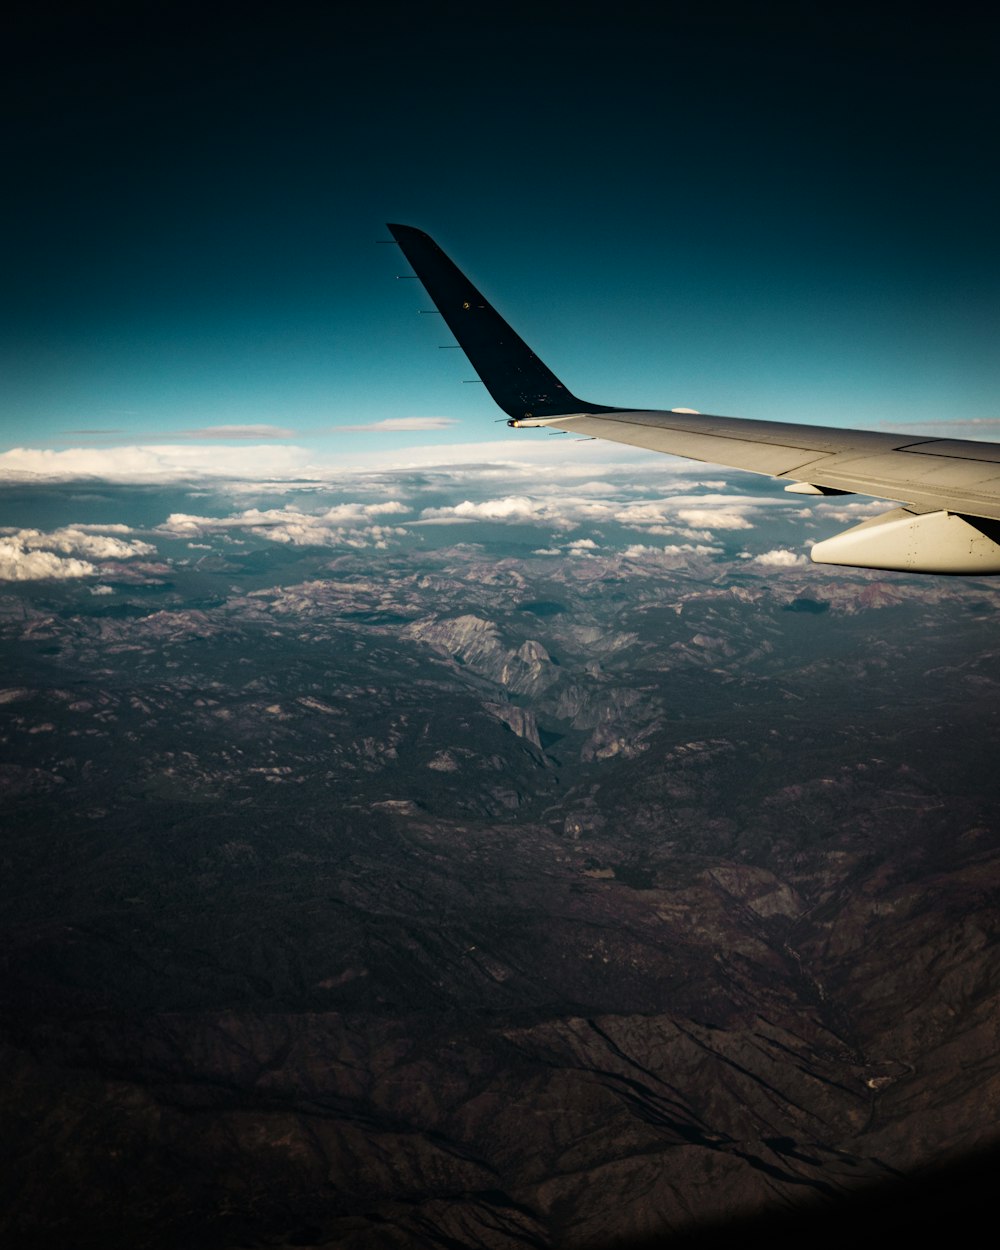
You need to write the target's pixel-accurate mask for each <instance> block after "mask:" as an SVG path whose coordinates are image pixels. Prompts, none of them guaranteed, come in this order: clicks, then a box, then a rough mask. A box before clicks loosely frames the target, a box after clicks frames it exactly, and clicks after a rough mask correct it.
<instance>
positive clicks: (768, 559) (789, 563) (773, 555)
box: [753, 547, 809, 569]
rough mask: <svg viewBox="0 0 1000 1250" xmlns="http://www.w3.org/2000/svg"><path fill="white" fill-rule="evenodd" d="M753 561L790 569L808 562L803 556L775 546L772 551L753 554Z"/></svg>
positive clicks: (772, 566) (770, 566) (776, 567)
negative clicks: (757, 554)
mask: <svg viewBox="0 0 1000 1250" xmlns="http://www.w3.org/2000/svg"><path fill="white" fill-rule="evenodd" d="M753 562H754V564H763V565H765V566H766V567H769V568H775V569H790V568H795V567H797V566H799V565H802V564H808V563H809V561H808V560H807V559H806V558H805V556H803V555H799V554H798V553H797V552H794V551H789V550H788V549H787V548H785V547H775V548H774V550H773V551H765V552H764V553H763V554H762V555H759V556H754V557H753Z"/></svg>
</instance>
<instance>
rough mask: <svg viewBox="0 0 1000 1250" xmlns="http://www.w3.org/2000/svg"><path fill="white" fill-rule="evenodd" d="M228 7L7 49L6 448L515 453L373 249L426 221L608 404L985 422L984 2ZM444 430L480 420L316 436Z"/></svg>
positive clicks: (66, 31) (52, 35) (986, 433)
mask: <svg viewBox="0 0 1000 1250" xmlns="http://www.w3.org/2000/svg"><path fill="white" fill-rule="evenodd" d="M158 10H159V11H158ZM210 13H211V16H210V17H209V18H206V17H205V16H204V15H203V14H201V15H199V13H198V12H197V10H188V9H185V8H184V7H183V6H181V7H171V8H167V7H166V6H163V7H162V9H160V8H159V6H157V7H156V8H150V9H144V8H143V6H140V5H120V6H105V8H104V9H102V10H101V11H100V13H99V14H98V15H97V16H95V15H94V14H93V12H92V11H88V12H87V13H86V14H84V13H83V12H82V11H81V13H80V14H78V15H76V16H74V17H67V16H65V15H61V14H57V13H56V12H55V11H53V12H52V13H45V11H44V10H42V11H40V15H39V16H38V17H37V18H36V19H33V21H32V24H31V25H30V26H25V27H24V28H23V29H22V31H21V33H20V36H19V37H18V38H17V39H15V40H13V41H12V45H11V52H10V57H11V63H10V65H9V66H8V68H7V70H6V71H5V77H6V80H7V84H8V87H9V88H10V87H12V88H13V97H14V108H13V110H12V111H11V112H10V114H9V117H10V120H9V122H8V124H7V128H6V136H5V147H6V149H7V156H6V158H5V165H6V169H7V173H8V178H7V183H8V189H7V191H6V192H5V196H4V204H3V215H4V218H5V222H4V237H5V239H6V241H7V242H8V244H9V245H10V250H9V256H8V260H7V262H6V265H5V273H4V278H3V283H2V297H0V298H2V318H3V360H2V380H0V420H2V426H0V451H2V450H3V449H5V448H8V447H11V446H35V447H66V446H91V447H99V446H111V445H117V444H122V443H142V442H160V443H163V442H171V441H177V440H180V441H184V440H190V439H192V438H193V437H196V435H195V434H193V433H192V432H197V431H204V430H205V429H206V428H211V427H217V426H222V425H248V424H250V425H253V424H263V425H271V426H275V427H280V429H281V430H286V431H291V433H289V434H275V439H276V441H285V442H295V443H299V444H302V445H305V446H308V447H313V448H315V449H317V451H318V452H319V453H321V454H330V453H331V450H335V449H337V448H345V447H346V448H350V449H351V450H352V451H353V450H354V449H356V448H359V447H370V446H375V445H377V446H379V447H383V448H384V447H386V446H387V442H386V440H387V439H392V440H396V441H397V442H398V443H399V445H400V446H403V445H405V444H409V443H414V442H417V441H435V440H436V441H442V442H443V441H447V442H455V441H462V442H466V441H472V440H475V439H478V438H488V439H492V438H495V437H497V436H498V431H500V430H502V427H498V426H496V425H494V424H493V420H492V419H493V417H494V416H496V415H499V414H497V413H496V412H495V410H493V409H492V407H491V405H490V404H489V401H488V398H487V397H486V396H485V394H484V393H483V391H482V388H481V387H476V386H466V385H462V379H463V378H468V377H471V376H472V375H471V373H470V372H469V368H468V366H467V365H465V364H464V362H463V361H462V360H461V358H460V355H459V353H457V352H438V351H436V350H434V347H435V345H436V344H437V343H443V342H447V341H448V338H447V336H446V335H444V334H443V327H441V326H440V323H438V324H434V323H435V321H436V319H435V318H429V317H418V316H417V315H416V310H417V309H418V308H421V307H427V306H428V304H427V302H426V299H425V297H423V296H422V294H421V293H420V292H419V290H418V287H417V284H416V283H411V282H406V283H403V282H396V281H394V276H395V274H397V273H405V272H407V270H406V268H405V266H404V265H403V263H402V261H401V258H399V257H398V252H397V251H396V249H395V248H394V247H390V246H385V247H382V246H376V245H375V242H374V241H375V240H376V239H380V238H387V237H388V235H387V233H386V231H385V230H384V227H383V224H382V223H383V222H384V221H386V220H396V221H403V222H410V223H412V224H415V225H418V226H420V227H422V228H424V229H426V230H428V231H429V232H430V233H432V234H433V235H435V237H437V238H438V240H439V241H440V242H441V243H442V244H443V245H444V246H445V248H446V249H447V250H449V251H451V252H452V254H453V255H454V257H455V259H456V260H457V261H458V262H459V263H460V264H462V265H463V266H464V267H466V268H467V269H468V270H469V271H470V272H471V273H472V275H473V276H474V278H476V279H477V280H478V281H479V283H480V284H481V286H482V287H483V288H484V290H485V291H486V293H487V294H488V295H490V296H491V297H493V298H494V299H495V301H496V303H497V304H498V305H499V306H500V308H501V310H502V311H503V312H504V313H505V314H506V315H507V316H508V317H509V318H510V320H511V321H512V322H513V323H514V324H515V326H516V327H517V328H518V329H519V330H521V332H522V333H523V334H524V336H525V337H526V338H528V339H529V341H531V342H532V344H533V345H534V346H536V347H537V349H538V350H539V353H540V354H541V355H542V356H543V358H544V359H546V361H547V363H549V364H550V365H551V366H552V367H553V368H554V369H555V371H556V372H557V373H559V374H561V375H564V376H565V378H566V380H567V381H569V383H570V384H571V385H572V387H573V389H575V390H576V391H577V392H578V393H581V394H584V395H587V396H588V397H589V398H591V399H593V400H595V401H601V400H604V401H606V402H612V403H627V402H634V403H636V404H638V405H645V406H673V405H686V406H691V407H695V408H699V409H701V410H703V411H715V412H723V413H728V414H733V415H741V416H773V417H777V418H779V419H788V420H795V419H799V420H806V421H817V422H825V423H830V424H840V425H862V426H868V425H878V424H882V423H895V424H899V425H902V426H903V427H904V428H905V427H906V425H907V424H909V425H911V426H920V425H922V424H923V423H925V422H937V421H941V420H954V421H959V422H970V421H979V422H985V424H983V425H980V426H978V427H976V426H969V427H967V428H965V429H963V430H962V431H960V432H962V433H966V434H970V433H973V434H974V433H976V432H977V431H978V433H979V434H980V436H981V437H987V438H992V437H996V430H995V429H994V428H992V427H991V426H990V424H989V423H988V422H989V420H990V419H993V418H1000V364H998V353H997V351H996V342H997V332H998V330H1000V318H998V314H997V308H998V296H1000V274H998V248H997V246H996V242H995V235H996V223H997V217H998V203H997V198H998V197H997V190H998V182H1000V177H998V173H997V161H996V134H997V121H998V112H1000V110H998V108H997V87H996V81H997V77H998V75H997V66H996V64H995V61H994V60H993V59H992V57H991V52H990V49H991V47H992V40H991V39H990V37H989V33H988V30H987V29H986V27H985V24H977V19H967V18H966V17H964V16H963V15H961V14H960V13H959V11H958V10H954V9H953V10H951V13H950V16H949V17H948V18H947V19H944V20H945V22H946V24H944V25H942V26H940V27H939V28H936V29H930V28H921V29H914V28H913V26H912V25H909V24H907V23H908V22H909V21H910V18H909V14H908V13H907V12H906V10H905V9H901V10H900V14H899V17H898V18H896V17H894V16H888V15H886V14H884V13H883V14H870V13H869V14H866V15H864V16H860V17H859V16H858V15H857V14H852V13H850V12H849V11H848V10H845V9H844V8H843V7H840V8H837V9H833V8H831V9H830V11H829V12H828V13H822V12H821V13H819V14H816V13H811V14H805V13H804V12H798V11H796V10H795V9H793V8H785V7H776V8H767V9H764V8H759V9H758V10H756V11H755V10H754V9H753V7H752V6H747V5H731V6H730V5H723V6H713V5H711V4H708V5H705V4H702V5H698V6H691V7H690V8H689V7H688V6H673V7H670V6H667V7H666V9H665V10H664V11H663V12H659V11H655V12H654V11H653V9H652V8H649V9H647V8H645V7H636V6H630V5H628V4H614V5H610V4H609V5H607V6H603V8H598V7H587V6H581V5H572V6H570V5H567V6H556V5H542V6H540V9H539V10H538V11H537V12H535V13H531V14H530V15H529V11H528V10H527V9H526V8H523V7H522V6H518V5H514V6H510V5H508V6H499V7H497V8H496V9H494V10H492V11H491V13H490V14H487V15H484V14H482V13H478V12H476V11H475V10H474V9H473V8H472V6H467V5H459V4H455V5H423V6H407V7H392V8H383V9H382V10H380V11H379V12H378V14H376V15H372V16H365V15H362V14H352V13H351V12H350V11H349V10H348V8H347V6H343V5H333V6H325V7H313V6H296V5H276V6H274V7H273V8H271V9H269V10H267V11H261V10H250V9H248V8H247V7H246V6H243V7H234V8H231V9H230V8H228V7H227V6H225V5H216V6H213V7H212V8H211V10H210ZM539 14H540V15H539ZM982 22H983V23H984V22H985V15H984V17H983V19H982ZM429 416H435V417H447V418H452V419H455V420H457V421H459V422H461V424H460V425H456V426H453V427H449V428H448V429H442V430H439V431H431V432H425V433H421V434H420V435H419V436H415V435H406V436H403V435H400V434H391V435H387V434H384V433H383V434H368V435H366V434H363V433H362V434H343V433H341V434H336V435H328V434H325V433H324V431H325V430H326V429H328V428H329V427H331V426H338V425H345V424H366V423H372V422H377V421H382V420H386V419H390V418H398V417H429ZM998 428H1000V427H998ZM80 431H107V433H80ZM512 437H517V436H516V435H513V436H512Z"/></svg>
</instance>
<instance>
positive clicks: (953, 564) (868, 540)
mask: <svg viewBox="0 0 1000 1250" xmlns="http://www.w3.org/2000/svg"><path fill="white" fill-rule="evenodd" d="M996 538H1000V525H998V524H997V522H995V521H986V520H982V519H980V518H978V517H963V516H958V515H957V514H956V513H953V512H910V511H909V510H908V509H907V508H896V509H895V510H894V511H892V512H886V513H884V514H883V515H882V516H877V517H872V518H871V519H870V520H868V521H862V522H861V524H860V525H855V526H854V527H853V528H852V529H849V530H845V531H844V533H843V534H837V535H836V536H835V537H834V538H827V539H826V540H825V541H824V542H821V543H816V544H815V546H814V547H813V549H812V558H813V559H814V560H815V561H816V563H817V564H844V565H850V566H852V567H855V568H862V569H890V570H893V571H894V572H901V573H965V574H970V573H973V574H974V573H979V574H983V573H1000V543H998V542H997V541H995V540H996Z"/></svg>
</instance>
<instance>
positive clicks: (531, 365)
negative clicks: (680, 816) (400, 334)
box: [389, 225, 1000, 573]
mask: <svg viewBox="0 0 1000 1250" xmlns="http://www.w3.org/2000/svg"><path fill="white" fill-rule="evenodd" d="M389 229H390V230H391V231H392V234H393V236H394V238H395V239H396V241H397V243H399V245H400V248H401V249H402V251H403V254H404V256H405V257H406V259H407V260H408V261H409V262H410V264H411V265H412V266H413V269H414V272H415V273H416V275H417V277H418V278H420V280H421V282H422V283H423V285H424V287H425V288H426V290H427V293H428V295H429V296H430V297H431V299H432V300H433V302H434V304H435V306H436V307H437V309H438V311H439V312H440V313H441V314H442V316H443V317H444V319H445V321H446V322H447V324H448V327H449V328H450V329H451V331H452V333H453V334H454V335H455V338H456V339H457V340H458V343H459V345H460V346H461V347H462V348H463V350H464V351H465V353H466V355H467V356H468V358H469V361H470V363H471V364H472V366H473V368H474V369H475V370H476V372H477V373H478V374H479V376H480V378H481V379H482V380H483V382H484V383H485V384H486V387H487V389H488V390H489V392H490V394H491V395H492V396H493V398H494V400H495V401H496V402H497V404H498V405H499V406H500V408H502V409H503V411H504V412H506V413H507V415H508V417H509V418H510V419H509V421H508V425H511V426H514V427H518V428H522V427H532V426H551V427H554V428H556V429H562V430H568V431H572V432H573V433H576V434H581V435H584V436H590V437H594V438H601V439H608V440H610V441H612V442H617V443H626V444H629V445H630V446H633V447H646V448H649V449H651V450H653V451H659V452H664V453H666V454H668V455H673V456H683V457H686V458H688V459H692V460H702V461H706V462H709V463H711V464H721V465H727V466H729V467H731V468H735V469H744V470H747V471H749V472H751V473H761V474H766V475H767V476H769V477H775V478H778V479H780V480H784V481H785V482H787V483H788V486H787V487H786V489H794V488H795V484H797V483H801V484H802V485H801V486H800V487H799V489H800V490H803V491H805V492H808V493H815V494H829V493H850V494H861V495H872V496H874V497H875V498H877V499H889V500H896V501H901V502H903V503H904V505H905V506H904V507H902V508H897V509H895V510H894V511H892V512H890V513H888V514H886V515H885V516H882V517H876V518H872V519H871V520H869V521H866V522H864V523H863V524H862V525H860V526H855V527H854V528H853V529H851V530H848V531H846V532H845V533H844V534H840V535H837V536H836V537H834V538H830V539H827V540H825V541H824V542H821V543H817V544H816V545H815V546H814V548H813V552H812V554H813V559H814V560H816V561H818V562H820V563H829V564H848V565H859V566H861V567H869V568H884V569H898V570H905V571H909V572H931V573H1000V445H998V444H996V443H984V442H973V441H970V440H962V439H943V438H926V437H920V436H917V435H912V434H911V435H907V434H887V433H881V432H876V431H868V430H845V429H840V428H836V427H833V426H817V425H794V424H790V423H787V422H781V421H759V420H751V419H743V418H738V417H716V416H708V415H705V414H701V413H679V412H668V411H645V410H641V409H628V408H619V407H608V406H605V405H600V404H590V403H587V402H586V401H584V400H581V399H578V398H577V397H576V396H575V395H573V393H572V392H571V391H569V390H568V389H567V388H566V387H565V386H564V385H563V384H562V383H561V382H560V381H559V379H558V378H557V377H556V376H555V374H554V373H552V371H551V370H550V369H549V368H548V367H547V366H546V365H544V364H543V363H542V362H541V361H540V360H539V359H538V357H537V356H536V355H535V354H534V352H532V351H531V349H530V348H529V347H528V346H527V344H526V343H525V342H524V341H523V340H522V339H521V338H520V337H519V336H518V335H517V334H516V333H515V332H514V330H512V329H511V327H510V326H509V325H508V324H507V322H506V321H505V320H504V319H503V318H502V317H501V316H500V314H499V313H498V312H497V311H496V310H495V309H494V308H493V307H492V305H491V304H490V303H489V302H488V301H487V300H486V299H485V297H484V296H483V295H482V294H481V292H480V291H478V290H477V289H476V287H474V286H473V285H472V283H471V282H470V281H469V279H468V278H467V277H466V276H465V275H464V274H463V273H462V272H461V270H460V269H458V267H457V266H456V265H455V264H454V263H453V262H452V261H451V260H450V259H449V258H448V257H447V256H446V255H445V253H444V252H443V251H442V250H441V249H440V248H439V247H438V245H437V244H436V243H434V241H433V240H432V239H431V238H430V237H429V236H428V235H426V234H424V233H423V231H420V230H415V229H414V228H413V227H411V226H400V225H390V226H389Z"/></svg>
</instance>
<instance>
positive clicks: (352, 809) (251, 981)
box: [0, 546, 1000, 1250]
mask: <svg viewBox="0 0 1000 1250" xmlns="http://www.w3.org/2000/svg"><path fill="white" fill-rule="evenodd" d="M309 559H310V561H311V563H310V562H309V561H304V562H300V565H297V566H296V579H295V580H289V579H287V578H286V579H284V580H283V579H280V578H271V579H267V578H261V577H255V576H254V575H253V573H252V571H251V569H250V566H249V564H245V565H242V566H241V565H240V564H239V563H236V564H234V563H233V562H231V561H230V562H229V563H226V562H225V561H216V563H215V564H214V565H213V564H212V563H211V562H206V564H205V565H204V567H202V568H201V569H199V570H196V571H194V570H192V571H189V572H187V573H183V574H181V573H179V572H178V571H177V570H173V571H171V570H169V569H167V570H166V574H164V573H163V572H162V570H161V572H160V574H158V577H157V578H156V579H153V578H150V579H149V581H150V584H146V585H141V586H140V585H138V584H136V585H133V586H132V587H131V588H130V587H129V586H127V585H124V584H123V585H122V586H121V587H120V588H119V590H118V593H117V594H116V595H114V596H113V597H110V596H109V599H111V598H113V602H106V601H105V600H104V599H100V600H98V599H94V598H90V599H88V600H87V601H86V602H85V601H84V600H83V598H82V597H81V596H79V595H78V596H77V597H76V598H73V596H72V594H71V593H70V592H69V591H66V590H58V591H57V590H56V589H49V590H46V589H45V588H44V587H41V588H39V587H36V588H35V589H33V590H32V591H31V592H30V593H29V592H28V591H26V590H23V589H22V590H19V591H18V592H17V593H14V592H13V591H12V592H11V593H9V594H7V595H6V596H4V597H2V598H0V630H2V638H3V644H2V645H3V648H4V656H5V670H6V672H7V674H8V681H7V683H5V685H6V688H5V689H4V690H3V691H2V693H0V734H2V739H3V755H2V759H3V764H2V767H0V787H2V790H0V793H2V795H3V807H4V817H3V822H4V838H3V868H4V870H3V874H2V886H0V888H2V890H3V898H2V909H0V915H2V922H0V923H2V927H3V938H4V943H3V945H4V959H3V966H2V973H0V995H2V1013H0V1021H2V1033H0V1041H2V1046H3V1051H4V1065H5V1071H6V1074H7V1079H6V1081H5V1082H4V1084H3V1090H2V1093H0V1099H2V1103H3V1107H2V1112H0V1115H2V1122H3V1125H4V1131H3V1133H2V1134H0V1137H2V1140H3V1142H4V1146H3V1150H4V1152H5V1153H4V1161H3V1168H2V1172H0V1190H2V1194H3V1200H2V1202H0V1209H2V1211H3V1212H4V1214H3V1215H2V1217H0V1219H2V1224H0V1228H2V1229H3V1232H4V1235H5V1236H6V1238H7V1239H9V1240H10V1242H11V1244H14V1245H18V1246H21V1247H28V1246H34V1245H38V1246H49V1245H52V1244H57V1243H59V1242H67V1243H68V1242H72V1243H73V1244H75V1245H80V1246H102V1247H105V1246H111V1245H129V1246H134V1247H150V1248H154V1247H164V1248H166V1247H175V1246H178V1247H179V1246H185V1247H205V1248H206V1250H208V1248H216V1247H236V1246H251V1245H257V1246H263V1245H268V1246H291V1245H297V1246H302V1245H338V1246H346V1247H351V1248H354V1250H369V1248H372V1250H374V1248H379V1250H381V1248H382V1247H387V1248H388V1247H401V1248H402V1247H410V1246H434V1247H450V1248H452V1250H454V1248H458V1247H484V1248H486V1247H488V1248H489V1250H513V1248H514V1247H518V1248H523V1247H526V1246H530V1247H539V1248H543V1247H557V1246H558V1247H568V1248H569V1247H573V1248H576V1247H580V1248H581V1250H582V1248H584V1247H605V1246H612V1245H613V1244H615V1243H616V1242H619V1243H620V1242H623V1241H628V1240H629V1239H635V1238H638V1237H642V1236H645V1235H654V1234H655V1235H662V1234H665V1233H669V1232H672V1231H677V1230H685V1229H690V1228H691V1227H692V1226H698V1225H700V1224H702V1223H704V1222H705V1221H709V1220H712V1219H717V1218H720V1217H723V1216H728V1215H732V1214H733V1213H734V1212H739V1213H745V1212H754V1211H760V1210H768V1209H772V1208H776V1207H780V1208H789V1207H792V1208H794V1207H799V1206H803V1207H806V1208H808V1207H809V1205H810V1204H817V1203H819V1204H823V1203H826V1202H829V1201H830V1200H831V1199H833V1198H835V1197H836V1196H837V1195H840V1194H844V1193H847V1192H851V1191H854V1190H858V1189H859V1188H864V1187H865V1186H866V1185H868V1184H870V1183H872V1182H877V1181H879V1180H880V1179H884V1178H886V1177H890V1176H893V1175H896V1174H898V1173H900V1172H907V1173H909V1172H913V1171H914V1170H917V1171H919V1169H921V1168H924V1167H927V1166H929V1165H931V1164H936V1163H940V1162H942V1161H947V1160H951V1159H956V1158H961V1157H962V1156H963V1155H964V1154H965V1153H967V1152H969V1151H972V1150H975V1149H978V1148H982V1147H985V1146H989V1145H991V1144H993V1143H995V1142H996V1141H997V1138H998V1125H997V1117H996V1112H995V1108H996V1106H997V1102H998V1098H1000V1057H998V1056H1000V1047H998V1044H997V1029H998V1021H1000V1013H998V993H1000V944H998V941H997V938H998V931H1000V909H998V888H1000V828H998V823H997V820H996V816H995V813H996V810H997V802H998V799H1000V776H998V772H997V769H996V767H995V762H994V756H995V746H996V742H997V729H998V718H1000V701H998V690H1000V663H998V659H1000V645H998V644H997V641H996V620H997V615H996V608H997V597H998V590H997V589H995V588H994V587H993V586H992V584H990V583H977V582H974V581H971V580H970V581H963V580H958V579H956V580H951V581H948V580H945V579H926V580H919V579H906V578H898V579H886V578H883V579H880V578H878V577H876V576H874V575H869V574H864V573H840V572H838V573H831V572H829V571H826V570H822V569H818V568H789V569H782V570H780V572H776V571H775V570H767V569H756V570H755V569H754V568H752V567H751V566H750V565H744V566H740V565H738V564H736V563H734V562H731V561H730V562H726V563H724V564H722V563H720V562H714V563H713V562H712V561H710V560H708V559H705V558H701V557H697V556H686V557H685V556H679V555H670V554H662V555H657V554H651V555H644V556H643V557H642V558H629V557H626V556H623V555H611V556H591V557H588V558H586V559H583V558H580V559H568V558H566V559H560V560H552V559H544V558H533V557H531V556H517V557H514V556H510V555H506V554H504V553H502V552H496V551H487V550H485V549H483V548H480V547H476V546H458V547H455V548H452V549H443V550H441V551H438V552H435V553H429V554H424V555H421V556H420V557H419V559H417V558H416V557H413V556H411V555H407V554H400V553H398V552H397V553H391V552H374V553H373V552H362V553H357V554H351V555H347V556H343V557H339V558H336V559H333V560H331V559H330V558H329V555H328V554H326V555H324V556H321V555H313V556H311V557H310V558H309ZM306 565H308V567H305V566H306ZM133 567H134V566H133Z"/></svg>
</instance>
